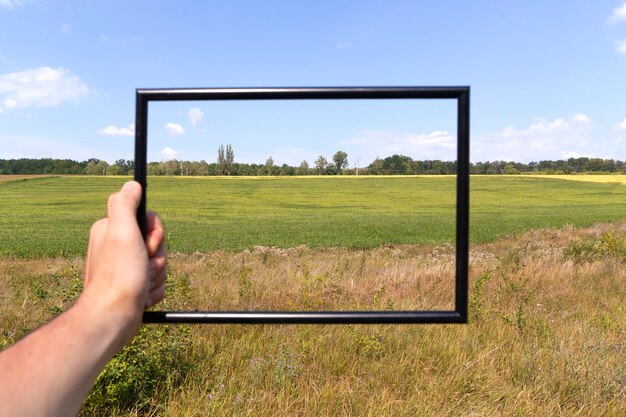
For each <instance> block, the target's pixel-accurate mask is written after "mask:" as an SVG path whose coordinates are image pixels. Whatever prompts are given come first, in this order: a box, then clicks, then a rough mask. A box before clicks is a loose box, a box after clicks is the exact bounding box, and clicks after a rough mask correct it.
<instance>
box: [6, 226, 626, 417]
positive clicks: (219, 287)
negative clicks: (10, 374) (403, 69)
mask: <svg viewBox="0 0 626 417" xmlns="http://www.w3.org/2000/svg"><path fill="white" fill-rule="evenodd" d="M452 266H453V248H451V247H448V246H439V247H426V246H423V247H412V246H403V247H384V248H379V249H376V250H367V251H348V250H341V249H324V250H311V249H308V248H304V247H300V248H293V249H287V250H277V249H272V248H255V249H254V250H251V251H247V252H242V253H227V252H215V253H209V254H194V255H180V254H174V255H172V257H171V261H170V281H169V293H168V296H167V299H166V301H165V303H164V306H163V308H167V309H196V308H197V309H213V308H220V309H231V308H235V309H264V308H273V309H279V308H287V309H322V308H324V309H331V308H368V309H400V308H407V307H408V308H432V307H438V308H449V306H450V303H451V302H452V277H451V274H452V270H453V267H452ZM82 268H83V261H82V259H37V260H13V259H3V260H1V262H0V276H2V277H3V278H2V279H0V342H1V343H3V344H4V345H7V344H10V343H12V342H13V341H14V340H16V338H19V337H20V336H21V335H23V334H24V333H25V332H26V331H28V330H30V329H32V328H34V327H35V326H37V325H38V324H40V323H42V322H44V321H45V320H48V319H49V318H50V317H52V316H53V315H54V314H57V313H58V312H59V311H60V310H61V309H63V308H67V306H68V305H69V304H70V303H71V300H72V297H74V296H75V294H76V293H77V290H78V289H79V284H78V283H79V281H80V276H81V274H82ZM470 270H471V283H470V286H471V294H470V309H471V310H470V323H469V324H468V325H447V326H411V325H386V326H378V325H367V326H366V325H363V326H329V325H326V326H322V325H310V326H299V325H284V326H278V325H273V326H271V325H258V326H254V325H240V326H235V325H211V326H208V325H207V326H192V327H191V328H190V332H191V333H190V337H189V338H183V339H181V340H182V343H181V346H180V349H181V351H182V352H184V355H186V358H187V360H186V363H187V364H189V367H188V368H186V369H185V372H184V378H183V379H180V378H177V379H173V378H172V379H171V380H169V379H168V377H167V372H166V373H165V374H164V375H165V377H163V380H162V381H161V383H160V384H158V385H157V386H156V388H154V390H153V391H151V392H150V397H148V400H145V399H144V400H142V401H137V402H136V403H135V404H130V405H126V406H125V407H117V408H110V409H106V408H100V409H98V412H97V413H99V414H100V415H102V414H111V415H137V414H145V415H167V416H205V415H215V416H229V415H232V416H239V415H250V416H257V415H259V416H275V415H285V416H287V415H288V416H292V415H295V416H310V415H316V416H337V415H342V416H422V415H423V416H468V417H469V416H623V415H625V414H626V390H625V387H626V360H625V359H626V337H625V336H626V335H625V331H626V311H625V304H624V295H625V294H626V222H623V223H618V224H611V225H598V226H595V227H592V228H589V229H584V230H579V229H573V228H564V229H559V230H541V231H533V232H530V233H526V234H524V235H522V236H520V237H517V238H512V239H508V240H502V241H498V242H494V243H491V244H485V245H475V246H473V247H472V251H471V261H470ZM157 328H158V327H157V326H149V327H148V329H157ZM179 328H180V327H178V329H179ZM164 337H171V336H168V335H165V336H164ZM172 374H173V372H172ZM177 375H180V372H178V373H177ZM150 398H152V399H150ZM96 409H97V408H96ZM92 410H93V409H92ZM92 413H93V414H97V413H96V412H93V411H92ZM85 414H88V413H87V412H85Z"/></svg>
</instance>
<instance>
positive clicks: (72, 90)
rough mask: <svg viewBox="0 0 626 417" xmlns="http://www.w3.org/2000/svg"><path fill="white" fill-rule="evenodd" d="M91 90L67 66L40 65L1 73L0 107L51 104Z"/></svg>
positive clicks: (74, 98) (72, 99) (73, 99)
mask: <svg viewBox="0 0 626 417" xmlns="http://www.w3.org/2000/svg"><path fill="white" fill-rule="evenodd" d="M88 92H89V89H88V88H87V85H85V83H83V82H82V81H81V80H80V78H78V77H77V76H76V75H74V74H72V73H71V72H70V71H69V70H67V69H64V68H57V69H54V68H50V67H40V68H35V69H31V70H26V71H20V72H11V73H8V74H0V96H2V95H3V96H4V100H2V104H0V108H4V110H7V109H15V108H28V107H52V106H56V105H58V104H60V103H62V102H64V101H76V100H77V99H78V98H79V97H82V96H84V95H85V94H87V93H88Z"/></svg>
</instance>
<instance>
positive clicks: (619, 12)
mask: <svg viewBox="0 0 626 417" xmlns="http://www.w3.org/2000/svg"><path fill="white" fill-rule="evenodd" d="M622 20H626V2H624V4H622V5H621V6H620V7H618V8H616V9H614V10H613V13H611V17H610V18H609V21H610V22H611V23H617V22H620V21H622Z"/></svg>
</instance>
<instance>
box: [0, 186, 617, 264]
mask: <svg viewBox="0 0 626 417" xmlns="http://www.w3.org/2000/svg"><path fill="white" fill-rule="evenodd" d="M127 179H128V178H123V177H83V176H68V177H46V178H31V179H21V180H19V181H3V182H0V202H1V203H0V207H1V209H0V256H18V257H37V256H58V255H64V256H75V255H84V254H85V251H86V242H87V237H88V233H89V227H90V225H91V224H92V223H93V222H94V221H95V220H97V219H98V218H100V217H103V216H104V215H105V214H106V211H105V210H106V199H107V197H108V195H109V194H110V193H112V192H114V191H115V190H117V189H118V188H119V187H120V186H121V184H122V183H123V182H124V181H126V180H127ZM455 195H456V194H455V178H454V177H444V176H425V177H366V178H355V177H308V178H293V177H272V178H258V177H257V178H215V177H204V178H198V177H191V178H190V177H187V178H181V177H154V178H150V179H149V192H148V207H149V208H150V209H153V210H155V211H157V212H158V213H159V214H160V215H161V217H162V218H163V220H164V223H165V226H166V229H167V233H168V240H169V242H168V243H169V245H170V250H172V251H177V252H185V253H193V252H196V251H200V252H206V251H211V250H214V249H226V250H242V249H244V248H250V247H253V246H277V247H294V246H298V245H307V246H309V247H328V246H340V247H349V248H371V247H377V246H381V245H385V244H410V243H442V242H452V241H453V239H454V233H455V232H454V225H455V220H454V212H455ZM625 201H626V186H624V185H623V184H619V183H608V182H607V183H592V182H584V181H567V180H562V179H553V178H534V177H528V176H517V177H503V176H482V177H473V178H472V181H471V240H472V242H488V241H493V240H494V239H497V238H499V237H503V236H508V235H512V234H518V233H520V232H523V231H526V230H531V229H537V228H546V227H559V226H563V225H566V224H571V225H574V226H580V227H583V226H589V225H592V224H594V223H598V222H612V221H618V220H623V219H625V218H626V210H625V209H624V202H625Z"/></svg>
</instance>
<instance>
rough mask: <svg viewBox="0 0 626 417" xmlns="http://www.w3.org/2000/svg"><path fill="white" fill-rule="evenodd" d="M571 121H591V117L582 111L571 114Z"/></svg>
mask: <svg viewBox="0 0 626 417" xmlns="http://www.w3.org/2000/svg"><path fill="white" fill-rule="evenodd" d="M572 121H574V122H578V123H591V118H590V117H589V116H587V115H586V114H584V113H576V114H575V115H574V116H572Z"/></svg>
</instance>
